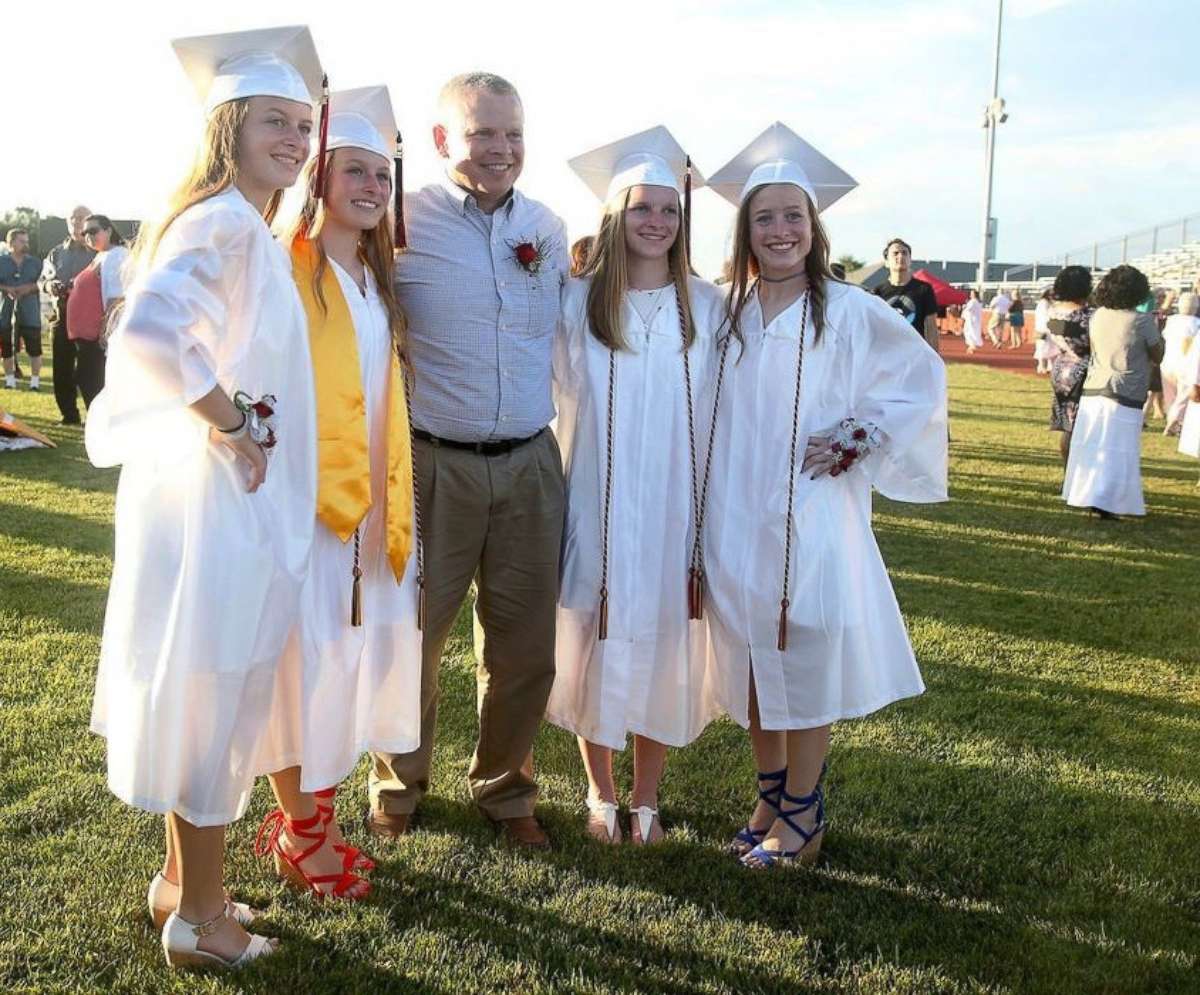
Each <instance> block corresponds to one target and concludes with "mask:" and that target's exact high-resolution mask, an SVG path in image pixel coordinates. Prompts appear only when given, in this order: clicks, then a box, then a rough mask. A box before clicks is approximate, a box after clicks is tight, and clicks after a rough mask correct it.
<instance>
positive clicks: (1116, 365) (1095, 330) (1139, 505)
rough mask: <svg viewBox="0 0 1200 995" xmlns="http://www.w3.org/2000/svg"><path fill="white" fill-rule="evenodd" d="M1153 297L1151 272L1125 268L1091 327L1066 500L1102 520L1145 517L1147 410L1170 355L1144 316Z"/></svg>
mask: <svg viewBox="0 0 1200 995" xmlns="http://www.w3.org/2000/svg"><path fill="white" fill-rule="evenodd" d="M1149 293H1150V284H1149V282H1148V281H1147V279H1146V275H1145V274H1144V273H1142V271H1141V270H1139V269H1136V268H1134V267H1133V266H1117V267H1114V268H1113V269H1111V270H1109V271H1108V273H1107V274H1105V276H1104V279H1103V280H1101V281H1100V285H1099V286H1098V287H1097V288H1096V297H1095V302H1096V305H1097V307H1096V311H1095V313H1094V314H1093V315H1092V319H1091V322H1090V325H1089V333H1090V336H1091V347H1092V358H1091V363H1090V365H1089V366H1088V372H1087V377H1086V378H1085V380H1084V382H1083V397H1082V399H1081V400H1080V402H1079V411H1078V415H1077V417H1076V423H1075V433H1074V439H1073V440H1072V443H1071V453H1070V457H1069V459H1068V460H1067V474H1066V478H1065V479H1064V480H1063V489H1062V496H1063V498H1064V500H1066V502H1067V504H1069V505H1071V506H1072V507H1075V508H1087V509H1088V510H1089V511H1091V512H1093V513H1094V514H1097V515H1099V516H1100V517H1101V518H1115V517H1117V516H1118V515H1144V514H1145V513H1146V504H1145V501H1144V499H1143V496H1142V467H1141V455H1142V454H1141V448H1142V406H1143V405H1144V404H1145V403H1146V394H1147V393H1148V392H1149V389H1150V367H1151V365H1152V364H1153V363H1157V362H1159V361H1160V360H1161V359H1162V356H1163V340H1162V334H1161V333H1160V332H1159V330H1158V322H1156V321H1155V319H1154V315H1152V314H1149V313H1145V312H1142V313H1139V312H1138V310H1137V308H1138V305H1139V304H1140V303H1141V302H1143V301H1145V300H1146V298H1147V296H1148V295H1149Z"/></svg>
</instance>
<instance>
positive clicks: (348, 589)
mask: <svg viewBox="0 0 1200 995" xmlns="http://www.w3.org/2000/svg"><path fill="white" fill-rule="evenodd" d="M176 47H177V50H178V51H179V53H180V56H181V58H182V60H183V61H184V64H185V67H186V68H187V69H188V72H189V74H190V75H192V76H193V78H194V80H195V81H196V83H197V87H198V89H199V91H200V93H201V97H202V99H203V100H204V101H205V105H206V112H207V131H206V137H205V141H204V144H203V146H202V148H201V150H200V156H199V158H198V164H197V167H196V169H195V171H194V173H193V175H192V176H191V177H189V179H188V180H187V181H186V182H185V184H184V185H183V187H182V188H181V190H180V192H179V193H178V194H177V196H176V198H175V200H174V201H173V203H172V205H171V210H170V212H169V213H168V215H167V218H166V221H165V222H164V223H163V224H162V225H161V226H160V227H159V228H158V229H156V230H155V231H153V232H151V233H148V235H147V236H146V237H145V238H144V239H143V244H142V248H141V253H142V254H141V257H140V263H141V265H140V268H139V272H138V275H137V277H136V280H135V282H134V284H133V286H132V287H131V289H130V291H129V294H128V297H127V301H126V307H125V311H124V313H123V315H122V318H121V321H120V324H119V326H118V328H117V329H116V331H115V332H114V334H113V336H112V338H111V341H110V346H109V358H108V381H107V385H106V388H105V390H104V392H103V393H102V394H101V395H100V397H99V398H98V400H97V403H96V405H95V406H94V408H93V410H92V413H91V415H90V417H89V422H88V430H87V441H88V448H89V453H90V455H91V457H92V459H93V460H94V461H95V462H96V463H98V464H100V465H116V464H121V465H122V473H121V478H120V483H119V487H118V495H117V509H116V551H115V561H114V572H113V578H112V584H111V588H110V596H109V605H108V611H107V615H106V619H105V629H104V639H103V645H102V652H101V663H100V669H99V674H98V678H97V692H96V699H95V707H94V714H93V729H95V731H97V732H99V733H101V734H103V735H104V736H105V737H106V738H107V741H108V770H109V783H110V786H111V788H112V790H113V791H114V792H115V793H116V794H117V795H118V796H119V797H120V798H122V799H123V800H125V801H126V802H128V803H130V804H132V805H136V806H138V807H140V808H143V809H147V810H149V811H153V812H159V813H162V814H165V815H166V816H167V820H166V822H167V832H166V837H167V846H166V858H165V862H164V865H163V869H162V871H161V873H160V874H159V875H156V876H155V879H154V881H153V882H152V885H151V889H150V895H149V902H150V911H151V915H152V916H153V918H154V919H155V922H156V924H158V925H159V926H160V927H161V928H162V942H163V947H164V950H165V952H166V956H167V960H168V962H169V963H170V964H172V965H188V964H198V963H215V964H221V965H228V966H240V965H243V964H245V963H248V962H249V961H251V960H253V959H255V958H257V957H259V956H262V955H263V954H266V953H270V952H271V951H272V950H274V949H275V941H273V940H269V939H267V938H265V937H263V936H259V935H254V934H250V933H248V932H247V931H246V928H245V927H247V926H249V925H250V924H251V923H252V921H253V920H254V918H255V917H256V915H258V913H257V912H256V911H255V910H253V909H251V908H249V907H248V906H246V905H244V904H240V903H237V902H235V901H233V900H232V899H231V898H229V897H228V896H227V895H226V893H225V892H224V889H223V883H222V882H223V874H222V864H223V848H224V827H225V825H226V824H228V823H229V822H231V821H234V820H236V819H237V818H239V817H240V816H241V815H242V814H243V813H244V811H245V809H246V806H247V804H248V801H249V795H250V791H251V789H252V787H253V782H254V778H255V777H256V776H257V775H259V774H262V773H268V774H269V775H270V779H271V784H272V788H273V790H274V792H275V795H276V798H277V800H278V804H279V807H278V809H277V810H276V811H274V812H273V813H272V814H271V815H270V816H268V818H267V820H266V822H265V823H264V825H263V828H262V829H261V830H260V833H259V849H260V852H262V853H264V854H266V853H271V854H273V855H274V857H275V860H276V864H277V867H278V870H279V872H280V874H281V875H282V876H283V877H285V878H286V879H288V880H289V881H291V882H293V883H296V884H298V885H299V886H300V887H302V888H305V889H309V890H311V891H312V892H313V893H315V894H317V895H322V896H326V895H327V896H333V897H337V898H342V899H356V898H361V897H363V896H364V895H366V894H367V893H368V891H369V887H370V885H369V881H368V878H367V875H368V873H369V872H370V870H371V868H372V866H373V864H372V862H371V860H370V858H368V857H367V856H366V855H365V854H363V853H361V852H360V851H359V850H357V849H355V848H354V847H352V846H350V845H349V844H347V843H346V841H345V840H344V839H343V837H342V836H341V834H340V832H339V830H338V827H337V823H336V820H335V819H334V818H333V797H332V796H333V788H334V786H335V785H336V784H337V783H338V782H339V781H341V780H342V779H343V778H344V777H345V776H346V775H347V774H348V773H349V772H350V771H351V770H352V768H353V766H354V764H355V762H356V761H357V759H358V757H359V756H360V755H361V753H362V752H363V751H364V750H368V749H370V750H376V751H383V752H403V751H406V750H412V749H414V747H415V745H416V743H417V740H418V739H419V736H420V715H419V711H420V708H419V703H420V693H419V686H420V671H421V663H420V661H421V632H420V624H421V619H420V613H421V605H422V592H421V585H422V583H423V582H424V579H425V578H424V576H423V565H422V563H421V555H420V554H421V546H420V536H419V532H420V529H419V523H420V514H419V509H420V501H419V498H420V494H419V493H418V494H414V490H413V474H412V462H411V449H410V435H409V433H410V428H409V419H408V413H407V403H408V394H407V384H408V382H409V378H410V375H411V374H412V373H413V372H415V375H416V377H417V378H418V384H419V377H420V369H419V368H418V369H417V370H415V371H412V370H410V369H409V368H408V363H407V357H406V352H405V321H404V317H403V314H402V313H401V310H400V308H399V306H398V304H397V301H396V297H395V293H394V290H393V287H392V280H391V272H390V270H391V262H392V254H393V248H394V242H393V236H392V231H393V228H392V225H393V220H392V219H391V218H390V217H389V214H388V205H389V201H390V200H391V199H392V196H393V179H392V175H391V163H390V162H389V159H388V156H389V152H390V150H391V144H390V137H391V132H392V131H393V129H394V121H393V120H392V113H391V108H390V104H389V103H388V101H387V97H386V91H384V90H382V88H370V89H367V90H360V91H346V92H343V93H338V94H334V95H333V97H332V99H331V101H330V104H329V108H328V111H329V113H328V120H327V122H324V121H323V124H324V126H318V127H317V129H315V128H314V116H313V102H314V99H315V97H316V96H317V94H318V91H319V88H320V77H321V74H320V70H319V64H318V62H317V58H316V53H315V50H314V49H313V46H312V41H311V38H310V36H309V35H308V32H307V30H306V29H280V30H273V31H264V32H246V33H240V34H237V35H224V36H209V37H205V38H199V39H188V40H185V41H182V42H178V43H177V44H176ZM314 130H319V131H320V142H319V145H318V148H319V151H318V155H317V156H316V158H315V159H313V160H312V161H311V162H309V164H308V166H307V167H306V168H305V165H304V164H305V162H306V160H307V159H308V156H309V145H310V139H311V137H312V133H313V131H314ZM814 155H815V153H814V151H813V150H811V149H809V148H808V147H807V146H805V145H804V144H803V143H802V142H800V141H799V139H797V138H796V137H795V136H793V135H791V133H790V132H787V131H786V129H783V128H782V126H779V125H776V126H773V127H772V128H770V129H768V131H767V132H766V133H765V134H764V135H763V136H762V137H761V138H760V139H759V140H757V141H756V143H754V144H753V145H752V146H750V148H748V149H747V150H745V152H744V153H743V154H742V155H741V156H739V158H738V159H735V160H734V161H733V162H732V163H731V164H730V165H729V167H727V169H726V170H723V171H722V173H719V174H717V176H716V177H714V186H716V188H717V189H718V191H719V192H722V193H725V194H726V195H727V196H729V197H730V198H731V199H733V200H734V201H735V202H736V203H737V204H738V205H739V207H738V218H737V223H736V231H735V239H734V259H735V270H734V272H735V278H734V283H733V287H732V291H731V294H730V295H729V296H728V297H727V296H725V295H723V294H722V293H720V292H718V290H717V289H716V288H714V287H713V286H712V285H710V284H708V283H705V282H704V281H702V280H699V279H697V278H696V277H694V276H692V275H690V268H689V266H688V261H687V245H686V238H685V228H686V219H685V217H684V207H685V202H686V201H688V200H690V190H689V189H688V182H689V181H688V175H687V174H688V166H687V162H686V158H685V157H684V155H683V153H682V150H680V149H679V148H678V146H677V144H676V143H675V142H674V140H673V139H671V137H670V135H669V134H668V133H666V131H665V129H653V130H652V131H651V132H646V133H643V134H642V135H639V136H634V137H633V138H631V139H627V140H624V141H623V142H621V143H617V144H616V145H615V146H609V147H606V148H604V149H600V150H597V151H596V152H595V153H589V154H588V155H587V156H582V157H580V158H579V159H578V160H575V161H574V163H573V165H574V166H575V167H576V168H577V169H578V170H579V172H580V174H581V175H582V176H584V178H585V179H586V180H587V181H588V182H589V184H590V185H592V186H593V189H596V190H597V192H598V193H600V194H601V195H602V197H603V199H604V201H605V213H604V218H603V221H602V223H601V228H600V233H599V236H598V238H597V243H596V248H595V251H594V253H593V255H592V257H591V259H590V262H589V265H588V269H587V271H586V273H585V274H584V275H583V277H582V278H580V279H579V280H573V281H570V282H569V283H568V284H567V285H566V286H565V288H564V289H563V293H562V305H561V321H560V331H559V335H558V340H557V342H556V344H555V347H554V374H555V381H556V394H557V402H558V412H559V413H558V420H557V423H556V432H557V435H558V438H559V441H560V444H561V447H562V451H563V454H564V465H565V472H566V481H567V515H566V527H565V534H564V538H563V554H562V574H561V591H560V597H559V612H558V624H557V647H556V656H557V676H556V679H555V683H554V686H553V690H552V692H551V697H550V703H549V706H548V709H547V715H548V718H549V719H550V720H551V721H553V722H555V723H556V724H558V725H561V726H563V727H564V728H567V729H570V730H572V731H573V732H575V733H576V734H578V735H579V737H580V741H581V750H582V753H583V757H584V763H585V768H586V771H587V776H588V782H589V792H588V808H589V813H590V814H589V831H590V832H592V833H593V834H594V835H597V836H599V837H601V838H603V839H605V840H608V841H613V842H615V841H617V840H618V839H620V838H621V829H620V825H619V820H618V818H617V793H616V789H615V785H614V784H613V776H612V764H611V751H612V750H613V749H620V748H623V746H624V744H625V739H626V736H627V735H628V734H629V733H631V732H632V733H633V734H634V736H635V783H634V786H633V802H634V804H633V814H634V816H635V818H634V820H633V823H632V826H631V835H632V836H633V839H634V840H635V841H637V842H643V843H649V842H653V841H655V840H657V839H658V838H660V837H661V836H662V832H663V830H662V826H661V822H660V821H659V819H658V812H657V789H658V781H659V778H660V776H661V772H662V769H663V765H664V760H665V755H666V750H667V748H668V747H669V746H681V745H685V744H686V743H688V742H690V741H691V740H693V739H694V738H695V737H696V736H697V735H699V733H700V732H701V731H702V729H703V728H704V726H705V725H706V724H707V722H708V721H710V720H711V719H712V718H714V717H715V716H716V715H718V714H720V713H722V712H727V713H728V714H730V715H731V716H732V717H733V718H734V719H735V720H736V721H738V722H740V723H741V724H743V725H749V727H750V730H751V738H752V742H753V746H754V753H755V757H756V760H757V766H758V768H759V771H760V773H759V799H760V800H759V803H758V805H757V807H756V808H755V810H754V812H753V813H752V815H751V818H750V820H749V822H748V824H747V826H746V828H745V829H743V830H742V831H741V832H740V833H738V835H737V837H736V838H735V840H734V842H733V844H732V846H731V849H733V850H734V851H735V852H737V853H738V854H739V855H740V856H741V857H742V859H743V860H744V862H746V863H747V865H748V866H759V867H762V866H771V865H773V864H777V863H782V862H788V861H795V860H809V859H812V858H813V857H815V855H816V852H817V849H818V848H819V846H820V841H821V837H822V834H823V832H824V827H825V821H824V810H823V794H822V787H821V783H820V777H821V773H822V770H823V761H824V756H825V752H826V749H827V746H828V738H829V737H828V732H829V726H830V724H831V723H832V722H834V721H836V720H837V719H839V718H844V717H849V716H855V715H862V714H866V713H868V712H870V711H872V710H874V709H876V708H879V707H881V706H882V705H884V704H887V703H888V702H890V701H893V700H895V699H897V698H899V697H903V696H906V695H911V694H916V693H919V692H920V691H921V690H922V684H921V680H920V676H919V674H918V672H917V669H916V665H915V662H914V660H913V656H912V652H911V649H910V647H909V644H908V640H907V637H906V635H905V630H904V626H903V622H902V620H901V618H900V614H899V610H898V608H897V606H896V602H895V599H894V596H893V595H892V591H891V587H890V585H889V583H888V580H887V576H886V572H885V570H884V567H883V564H882V561H881V559H880V556H879V553H878V550H877V548H876V546H875V543H874V539H873V536H872V533H871V527H870V514H871V509H870V488H871V486H872V484H874V486H876V487H877V488H879V489H880V490H881V491H882V492H883V493H885V494H888V495H890V496H893V497H897V498H901V499H908V500H939V499H942V498H944V496H945V479H946V465H945V460H946V452H945V451H946V427H945V418H944V412H945V383H944V373H943V371H942V368H941V364H940V360H938V358H937V357H936V355H935V354H934V353H933V352H932V351H931V350H929V349H928V348H927V347H926V346H925V345H924V343H923V342H922V341H921V340H920V339H919V338H918V337H917V336H914V335H913V334H912V331H911V329H910V328H909V327H908V326H907V325H906V324H905V323H904V322H903V321H902V320H901V319H899V318H897V317H896V316H895V314H894V313H893V312H892V311H891V310H890V309H889V308H887V307H886V305H884V304H883V303H881V302H879V301H878V300H876V299H875V298H872V297H870V296H868V295H866V294H863V293H861V292H860V291H858V290H857V289H855V288H851V287H847V286H845V285H843V284H841V283H838V282H837V281H835V280H834V279H832V277H831V276H830V273H829V269H828V255H829V246H828V241H827V239H826V237H825V235H824V232H823V230H822V228H821V224H820V221H819V218H818V211H819V209H820V208H822V207H824V206H827V202H828V199H830V198H832V197H836V196H837V195H838V193H837V191H834V190H833V187H832V186H831V187H830V188H829V190H826V189H825V188H823V187H822V186H821V184H820V183H816V184H814V183H813V182H812V181H811V180H810V179H809V176H808V174H807V173H806V171H805V168H804V167H805V164H806V163H807V164H809V165H810V166H811V165H812V163H813V162H814V161H816V160H815V159H814V158H813V157H814ZM818 165H819V166H820V167H821V168H822V169H829V170H833V171H834V172H836V170H834V168H833V167H832V164H829V163H827V161H821V162H819V163H818ZM302 171H303V173H304V176H305V184H306V186H305V198H304V204H303V207H302V210H301V212H300V216H299V219H298V221H297V222H296V224H295V225H294V226H293V229H292V230H291V231H290V232H289V234H288V235H287V236H286V237H285V238H284V239H283V240H282V242H280V241H276V239H275V238H274V237H273V236H272V234H271V231H270V228H269V225H270V223H271V222H272V221H273V220H274V216H275V212H276V209H277V207H278V205H279V201H280V196H281V193H282V191H283V190H284V189H286V188H288V187H290V186H291V185H292V184H293V183H294V182H295V181H296V180H297V179H298V178H300V177H301V175H302ZM842 175H844V174H842ZM694 179H695V181H696V182H699V181H700V180H699V176H698V174H695V176H694ZM718 181H720V182H718ZM831 191H833V192H831ZM823 194H825V195H826V198H827V200H826V202H825V203H823V202H822V195H823ZM419 389H420V388H419V386H418V387H417V390H419Z"/></svg>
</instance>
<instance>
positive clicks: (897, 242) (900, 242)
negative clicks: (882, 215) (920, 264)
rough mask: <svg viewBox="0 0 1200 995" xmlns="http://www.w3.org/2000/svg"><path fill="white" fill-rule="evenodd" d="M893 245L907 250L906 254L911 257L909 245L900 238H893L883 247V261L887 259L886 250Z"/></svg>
mask: <svg viewBox="0 0 1200 995" xmlns="http://www.w3.org/2000/svg"><path fill="white" fill-rule="evenodd" d="M893 245H903V246H904V247H905V248H906V249H908V254H909V255H910V256H911V255H912V246H911V245H909V244H908V243H907V242H906V241H904V239H902V238H893V239H892V240H891V241H890V242H888V244H887V245H885V246H884V247H883V258H884V259H887V254H888V249H890V248H891V247H892V246H893Z"/></svg>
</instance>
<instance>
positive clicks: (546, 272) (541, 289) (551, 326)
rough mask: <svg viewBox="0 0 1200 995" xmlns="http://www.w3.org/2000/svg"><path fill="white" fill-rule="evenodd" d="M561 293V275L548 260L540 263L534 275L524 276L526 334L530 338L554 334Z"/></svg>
mask: <svg viewBox="0 0 1200 995" xmlns="http://www.w3.org/2000/svg"><path fill="white" fill-rule="evenodd" d="M561 291H562V274H561V273H560V271H559V269H558V267H557V266H555V265H554V263H553V262H552V261H551V260H549V259H547V260H546V261H545V262H544V263H542V265H541V266H540V267H539V268H538V271H537V272H536V273H528V274H526V276H525V296H526V302H527V305H528V315H529V320H528V322H527V324H526V334H527V335H529V336H530V337H531V338H544V337H548V336H550V335H553V334H554V330H555V328H557V326H558V315H559V308H560V305H559V301H560V293H561Z"/></svg>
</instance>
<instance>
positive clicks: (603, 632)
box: [597, 587, 608, 639]
mask: <svg viewBox="0 0 1200 995" xmlns="http://www.w3.org/2000/svg"><path fill="white" fill-rule="evenodd" d="M597 638H599V639H607V638H608V588H607V587H602V588H600V632H599V634H598V637H597Z"/></svg>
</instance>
